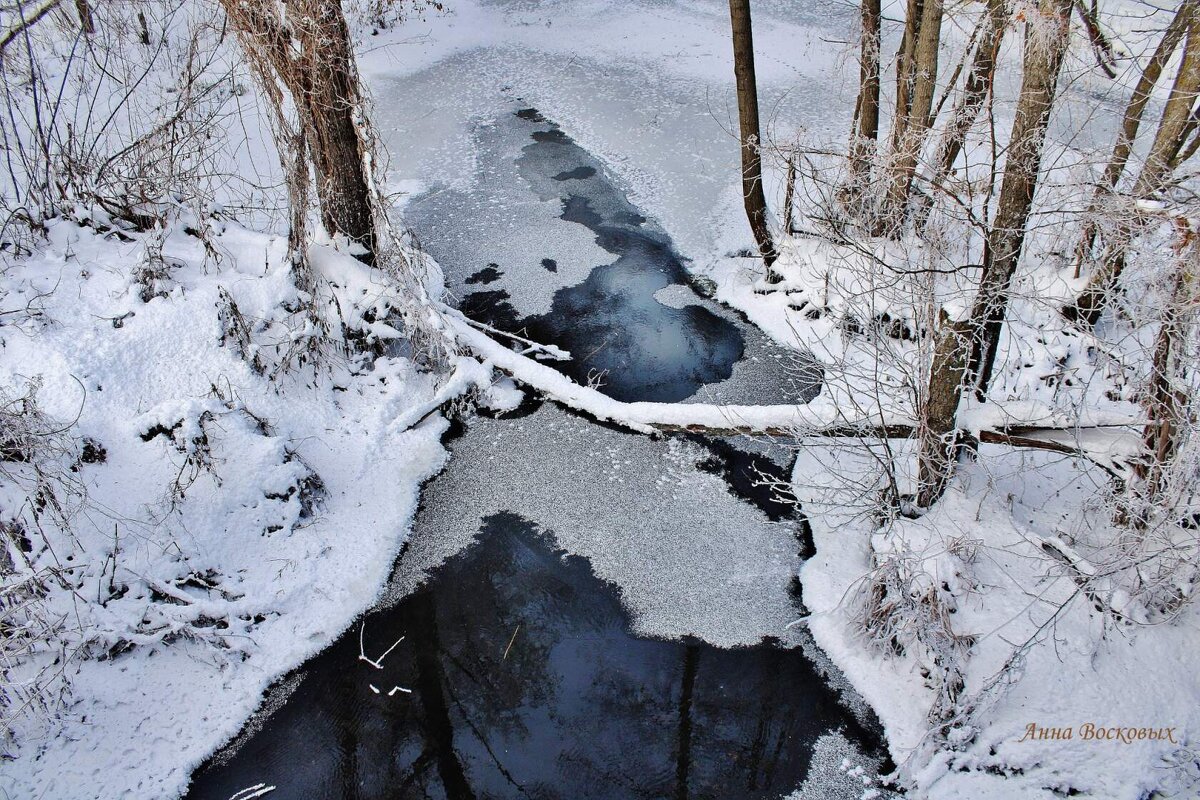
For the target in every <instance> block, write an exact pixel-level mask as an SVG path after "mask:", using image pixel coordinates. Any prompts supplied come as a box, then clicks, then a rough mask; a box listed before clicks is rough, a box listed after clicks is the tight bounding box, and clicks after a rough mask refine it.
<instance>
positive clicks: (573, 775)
mask: <svg viewBox="0 0 1200 800" xmlns="http://www.w3.org/2000/svg"><path fill="white" fill-rule="evenodd" d="M365 625H366V628H365V649H366V652H367V654H368V655H369V656H371V657H376V656H377V655H378V654H379V653H382V652H383V651H384V650H386V649H387V648H388V647H389V646H390V645H391V644H392V643H393V642H394V641H395V640H396V639H397V638H398V637H400V636H404V637H406V638H405V640H404V641H403V642H402V643H401V644H400V645H399V646H398V647H397V648H396V649H395V650H394V651H392V652H391V653H390V654H389V655H388V656H387V658H386V659H385V660H383V662H382V665H383V669H375V668H374V667H372V666H371V665H370V664H368V663H366V662H365V661H363V660H361V659H359V649H360V645H359V635H360V633H359V628H358V626H355V627H354V628H352V629H351V630H350V631H348V632H347V633H346V634H344V635H343V636H342V637H341V639H339V640H338V641H337V642H336V643H335V644H334V645H333V646H331V647H330V648H329V649H328V650H326V651H325V652H324V653H322V654H321V655H319V656H317V657H316V658H314V659H313V660H312V661H310V662H309V663H308V664H307V665H306V667H305V669H304V674H303V676H302V680H301V682H300V685H299V687H298V688H297V689H296V690H295V692H294V693H293V694H292V695H291V696H290V697H289V698H288V700H287V701H286V703H284V704H283V706H282V707H281V708H279V709H278V710H277V711H276V712H275V713H274V714H272V715H270V716H269V717H267V718H266V719H265V720H264V721H263V722H262V724H261V727H258V728H257V730H255V731H253V732H250V733H247V734H245V735H243V737H242V741H240V742H239V745H240V746H238V747H237V749H236V750H235V751H233V752H232V754H231V755H227V756H218V757H217V758H215V759H214V760H213V761H212V762H211V763H210V764H208V765H206V766H205V767H204V768H203V769H201V770H200V771H199V772H198V773H197V775H196V777H195V781H194V783H193V787H192V790H191V793H190V794H189V795H188V796H189V797H190V798H193V799H194V800H226V799H227V798H229V797H230V796H231V795H233V794H234V793H235V792H236V791H238V790H239V789H242V788H244V787H246V786H249V785H252V784H256V783H259V782H264V783H267V784H270V785H273V786H275V787H276V790H275V792H274V793H272V795H270V796H271V797H272V798H274V797H278V798H306V800H307V799H309V798H311V799H312V800H317V799H318V798H338V799H339V800H351V798H354V799H355V800H359V799H360V798H361V800H382V798H424V797H431V798H443V797H444V798H508V797H512V798H519V797H531V798H571V799H572V800H574V799H576V798H613V797H621V798H678V799H680V800H682V798H721V797H727V798H756V797H764V798H765V797H778V796H781V795H782V794H785V793H787V792H788V791H790V790H791V789H793V788H795V787H796V786H798V785H799V784H800V783H801V782H802V781H803V779H804V776H805V774H806V773H807V770H808V763H809V759H810V757H811V754H812V748H813V745H814V744H815V742H816V740H817V738H818V737H819V736H820V735H821V734H823V733H826V732H828V731H832V730H841V731H842V733H843V734H844V735H846V736H848V737H849V738H850V739H852V740H854V741H856V742H857V744H858V745H859V746H860V747H861V748H863V749H864V750H865V751H866V752H868V753H871V754H874V755H882V753H881V749H880V744H879V739H878V736H877V735H876V734H874V733H871V732H868V731H866V730H864V729H863V728H862V727H861V726H860V724H859V723H858V722H857V721H856V720H855V718H854V717H853V716H852V715H851V714H850V713H849V712H848V711H847V710H846V709H845V708H843V707H842V706H841V705H840V704H839V703H838V702H837V698H836V695H835V693H834V692H833V690H832V689H830V688H829V687H828V686H827V685H826V684H825V683H824V681H823V680H822V679H821V677H820V676H819V675H818V674H817V673H816V671H815V669H814V667H813V665H812V663H811V662H810V661H808V660H807V659H806V658H805V657H804V655H803V654H802V653H801V652H800V651H798V650H788V649H783V648H780V647H777V646H775V645H773V644H771V643H763V644H761V645H759V646H756V647H746V648H735V649H719V648H715V647H712V646H709V645H706V644H704V643H701V642H696V641H689V642H675V641H658V640H653V639H646V638H639V637H637V636H635V635H634V634H633V633H632V630H631V620H630V618H629V615H628V613H627V612H626V611H625V609H624V608H623V607H622V605H621V602H620V599H619V592H618V590H617V589H616V587H614V586H612V585H611V584H607V583H605V582H603V581H600V580H599V579H597V578H596V577H595V576H594V575H593V574H592V572H591V569H590V566H589V564H588V562H587V561H586V560H585V559H583V558H580V557H578V556H565V555H564V554H563V553H561V552H559V551H557V550H556V549H555V547H554V545H553V542H552V540H551V537H550V536H548V535H547V534H544V533H542V532H540V531H538V529H537V527H536V526H535V525H534V524H532V523H530V522H527V521H526V520H524V519H522V518H521V517H519V516H517V515H516V514H513V513H502V514H497V515H494V516H491V517H489V518H487V519H486V520H485V521H484V524H483V527H482V530H481V532H480V536H479V540H478V541H477V543H476V544H474V545H473V546H472V547H470V548H468V549H467V550H465V551H464V552H461V553H459V554H458V555H456V556H455V557H453V558H451V559H450V560H449V561H447V562H446V563H445V564H444V565H443V566H442V567H440V568H439V569H438V571H437V572H436V574H435V575H434V577H433V578H432V579H431V580H430V581H429V582H428V583H427V584H426V585H425V586H424V587H423V588H422V589H421V590H420V591H418V592H417V593H415V594H413V595H411V596H409V597H407V598H405V599H404V600H402V601H401V602H400V603H398V604H396V605H395V606H393V607H391V608H388V609H385V610H381V611H376V612H373V613H372V614H371V615H369V616H368V618H367V619H366V621H365ZM372 686H374V687H375V689H378V690H379V691H378V693H376V691H374V690H373V689H372V688H371V687H372ZM396 686H399V687H403V688H407V689H411V690H412V693H411V694H409V693H406V692H403V691H394V692H393V691H392V690H393V687H396ZM389 693H390V694H389Z"/></svg>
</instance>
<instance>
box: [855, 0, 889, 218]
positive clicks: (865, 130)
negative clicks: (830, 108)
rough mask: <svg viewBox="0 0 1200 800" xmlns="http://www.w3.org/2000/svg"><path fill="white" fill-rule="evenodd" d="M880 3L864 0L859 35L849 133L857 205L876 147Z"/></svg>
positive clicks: (869, 180) (868, 181)
mask: <svg viewBox="0 0 1200 800" xmlns="http://www.w3.org/2000/svg"><path fill="white" fill-rule="evenodd" d="M881 18H882V13H881V10H880V0H863V3H862V31H861V33H860V34H859V37H860V38H859V60H858V99H857V101H855V105H854V125H853V128H852V130H851V131H850V187H849V192H848V200H850V201H851V202H852V203H853V204H857V203H858V201H859V200H860V198H861V197H862V194H863V191H864V190H865V188H866V187H867V186H868V185H869V184H870V182H871V165H872V164H873V163H874V161H875V154H876V151H877V150H878V147H879V33H880V20H881Z"/></svg>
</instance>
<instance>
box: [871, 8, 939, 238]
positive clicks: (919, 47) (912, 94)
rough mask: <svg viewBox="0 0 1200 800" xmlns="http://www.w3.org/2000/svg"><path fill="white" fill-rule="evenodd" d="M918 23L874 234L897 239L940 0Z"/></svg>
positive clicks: (925, 126)
mask: <svg viewBox="0 0 1200 800" xmlns="http://www.w3.org/2000/svg"><path fill="white" fill-rule="evenodd" d="M920 5H921V16H920V23H919V25H918V26H917V28H916V30H915V38H914V39H913V41H914V44H913V47H912V57H911V62H910V63H908V64H907V65H906V68H907V70H908V74H907V81H905V82H904V83H906V84H907V86H898V87H897V88H898V91H899V90H904V95H905V96H904V103H903V107H904V116H903V117H900V116H899V113H900V109H901V105H902V103H901V97H900V96H899V95H897V99H896V107H897V115H898V116H897V119H896V122H895V128H894V134H893V137H892V138H893V152H892V158H891V165H890V173H891V174H890V176H889V182H888V191H887V195H886V197H885V198H884V202H883V207H882V209H881V210H880V214H879V223H878V226H877V229H876V233H877V234H884V233H886V234H889V235H893V236H895V235H898V234H899V233H900V231H901V230H902V229H903V227H904V223H905V222H906V220H907V216H908V200H909V195H910V193H911V191H912V181H913V175H914V174H915V173H916V170H917V162H918V160H919V159H920V156H921V150H922V149H923V148H924V145H925V140H926V137H927V134H928V132H929V125H930V119H929V117H930V111H931V110H932V108H933V95H934V91H935V90H936V88H937V72H938V48H939V45H940V44H941V37H942V14H943V6H942V0H923V2H922V3H921V4H920Z"/></svg>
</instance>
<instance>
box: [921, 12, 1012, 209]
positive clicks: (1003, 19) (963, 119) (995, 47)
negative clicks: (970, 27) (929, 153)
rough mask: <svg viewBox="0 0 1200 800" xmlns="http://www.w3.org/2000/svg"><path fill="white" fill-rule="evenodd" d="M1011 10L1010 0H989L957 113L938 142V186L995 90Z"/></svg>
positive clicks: (955, 108) (935, 173)
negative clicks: (989, 95)
mask: <svg viewBox="0 0 1200 800" xmlns="http://www.w3.org/2000/svg"><path fill="white" fill-rule="evenodd" d="M1008 14H1009V8H1008V1H1007V0H988V5H987V18H986V20H985V21H984V29H983V34H982V36H981V37H980V39H979V43H978V44H977V45H976V46H975V53H974V56H973V57H972V59H971V68H970V70H969V71H968V72H967V77H966V81H965V82H964V84H963V92H962V96H961V97H960V98H959V101H958V103H957V105H955V107H954V116H953V117H952V118H951V121H950V125H949V126H948V127H947V128H946V131H945V133H944V134H943V135H942V141H941V143H940V145H939V146H938V155H937V162H936V166H935V171H934V174H933V180H932V181H931V182H932V183H933V184H934V185H935V186H936V185H937V184H940V183H941V182H942V180H943V179H944V178H945V177H946V176H947V175H949V174H950V171H951V170H952V169H954V162H955V161H957V160H958V154H959V153H961V152H962V148H963V144H964V143H965V142H966V139H967V133H968V131H970V130H971V128H972V126H974V124H975V120H976V119H978V117H979V110H980V109H981V108H983V101H984V100H986V99H987V96H988V94H989V93H990V92H991V90H992V79H993V77H994V76H995V72H996V56H997V54H998V53H999V52H1000V43H1001V41H1003V39H1004V32H1005V31H1006V30H1007V28H1008Z"/></svg>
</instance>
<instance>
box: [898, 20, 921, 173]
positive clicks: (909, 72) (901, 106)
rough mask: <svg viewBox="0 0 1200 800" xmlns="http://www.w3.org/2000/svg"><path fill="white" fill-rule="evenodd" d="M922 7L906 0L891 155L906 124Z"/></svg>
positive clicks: (899, 52) (910, 99)
mask: <svg viewBox="0 0 1200 800" xmlns="http://www.w3.org/2000/svg"><path fill="white" fill-rule="evenodd" d="M924 7H925V4H924V0H908V4H907V6H906V10H905V13H904V36H903V37H902V38H901V39H900V50H899V51H898V52H897V53H896V110H895V113H894V114H893V116H892V152H893V153H894V152H896V151H897V150H898V149H899V147H900V140H901V138H902V137H903V136H904V129H905V126H907V124H908V119H909V115H908V111H909V108H910V106H911V105H912V92H913V63H914V59H913V55H914V53H915V51H916V47H917V37H918V36H919V35H920V31H921V17H922V14H923V9H924Z"/></svg>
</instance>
